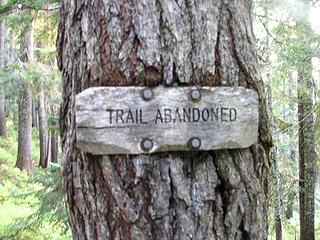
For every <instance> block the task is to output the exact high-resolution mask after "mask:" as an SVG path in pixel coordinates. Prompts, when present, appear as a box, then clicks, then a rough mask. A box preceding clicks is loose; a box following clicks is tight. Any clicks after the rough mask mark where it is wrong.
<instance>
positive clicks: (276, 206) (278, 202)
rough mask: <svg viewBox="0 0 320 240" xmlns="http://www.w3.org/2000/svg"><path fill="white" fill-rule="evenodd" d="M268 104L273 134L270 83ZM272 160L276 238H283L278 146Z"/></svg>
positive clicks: (272, 153)
mask: <svg viewBox="0 0 320 240" xmlns="http://www.w3.org/2000/svg"><path fill="white" fill-rule="evenodd" d="M268 105H269V117H270V123H271V128H272V134H273V135H275V133H276V127H275V124H274V121H273V111H272V90H271V86H270V85H268ZM271 161H272V180H273V189H274V221H275V229H276V240H281V239H282V224H281V212H280V211H281V196H280V183H279V170H278V162H277V148H276V146H273V148H272V149H271Z"/></svg>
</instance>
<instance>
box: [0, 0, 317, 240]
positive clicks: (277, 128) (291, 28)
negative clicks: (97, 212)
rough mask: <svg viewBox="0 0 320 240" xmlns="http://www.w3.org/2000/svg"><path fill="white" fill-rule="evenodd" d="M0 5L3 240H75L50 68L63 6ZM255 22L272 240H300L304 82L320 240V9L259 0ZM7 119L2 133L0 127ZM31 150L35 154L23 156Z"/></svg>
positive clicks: (55, 78)
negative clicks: (266, 124)
mask: <svg viewBox="0 0 320 240" xmlns="http://www.w3.org/2000/svg"><path fill="white" fill-rule="evenodd" d="M0 2H2V5H1V7H0V14H1V24H0V135H1V136H2V137H1V138H0V239H71V233H70V230H69V228H68V220H67V216H68V215H67V211H66V207H65V203H64V192H63V188H62V178H61V161H62V156H61V150H60V146H59V126H58V125H59V123H58V120H59V104H60V102H61V76H60V73H59V71H58V69H57V66H56V65H57V63H56V38H57V36H56V35H57V30H58V21H59V2H58V1H55V0H51V1H50V0H32V1H30V0H22V1H17V0H8V1H0ZM252 20H253V22H254V32H255V35H256V38H257V51H258V58H259V60H260V64H261V72H262V77H263V80H264V82H265V85H266V91H267V92H268V103H269V115H270V120H271V122H272V123H273V126H274V127H273V137H274V144H275V146H274V148H273V151H272V162H273V168H272V171H271V172H272V174H271V175H270V198H269V200H270V204H269V218H268V219H269V228H268V229H269V239H275V237H276V232H277V231H279V227H280V229H281V232H282V238H283V239H299V234H300V227H299V225H300V218H299V216H300V215H299V213H300V210H299V191H300V190H301V184H299V183H301V181H300V180H301V179H300V178H301V176H299V133H300V132H301V131H300V130H301V124H300V123H301V122H303V119H302V120H301V119H299V115H298V112H299V106H301V99H303V98H302V97H301V96H304V95H303V94H299V86H300V85H299V81H301V79H307V86H308V88H309V90H310V91H308V93H309V95H308V94H307V96H306V97H307V98H308V99H311V100H312V106H311V108H310V109H309V112H310V114H312V115H313V119H314V128H313V129H312V130H313V131H314V132H313V134H314V135H315V138H314V141H313V144H314V146H315V149H316V156H317V157H316V161H314V162H312V164H313V165H312V166H311V168H313V169H314V170H315V173H316V175H315V177H316V181H314V182H313V185H312V186H311V188H313V187H314V188H315V194H314V196H315V202H314V204H315V211H314V213H313V214H314V215H315V235H316V239H317V237H318V238H320V210H319V209H320V208H319V206H320V186H319V183H318V182H319V174H317V173H318V171H317V169H319V163H320V159H319V149H320V144H319V142H320V141H319V139H320V121H319V114H320V104H319V101H320V97H319V86H320V38H319V34H320V2H318V1H306V0H300V1H295V0H284V1H278V0H273V1H271V0H270V1H269V0H260V1H258V0H257V1H254V5H253V12H252ZM300 83H301V82H300ZM310 94H311V95H310ZM299 104H300V105H299ZM2 106H4V107H2ZM26 109H30V110H31V111H32V118H31V119H25V120H26V121H27V122H28V120H29V122H31V123H32V128H30V137H29V138H28V137H25V138H23V137H22V132H28V130H27V131H22V129H21V128H20V127H19V126H21V125H22V124H21V122H19V121H21V120H19V119H22V117H21V116H23V111H24V110H26ZM2 110H5V111H2ZM4 120H5V123H6V125H3V124H2V125H1V122H3V121H4ZM19 128H20V129H19ZM24 130H25V129H24ZM19 134H20V135H19ZM19 136H20V137H19ZM19 139H20V141H22V140H23V141H27V142H23V141H22V142H19ZM21 139H22V140H21ZM28 141H29V143H32V144H29V143H28ZM19 145H20V147H19ZM28 146H30V147H32V148H31V149H27V148H25V147H28ZM26 152H30V153H32V154H31V155H30V156H27V158H28V157H29V158H31V159H32V161H33V163H32V164H31V165H28V164H23V163H22V164H21V162H23V159H24V157H25V156H24V154H25V153H26ZM27 155H28V154H27ZM17 160H20V162H19V161H17ZM300 164H301V163H300ZM300 167H301V166H300ZM20 169H28V170H23V171H21V170H20ZM307 190H308V188H306V191H307ZM306 194H307V192H306ZM279 224H280V225H279ZM278 234H279V233H278Z"/></svg>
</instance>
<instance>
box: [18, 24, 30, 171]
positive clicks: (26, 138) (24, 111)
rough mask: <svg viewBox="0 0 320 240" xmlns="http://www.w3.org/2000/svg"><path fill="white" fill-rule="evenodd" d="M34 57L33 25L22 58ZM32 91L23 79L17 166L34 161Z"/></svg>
mask: <svg viewBox="0 0 320 240" xmlns="http://www.w3.org/2000/svg"><path fill="white" fill-rule="evenodd" d="M32 58H33V27H32V26H30V27H29V29H28V31H27V32H26V35H25V38H24V44H23V48H22V54H21V60H22V61H23V62H25V63H28V62H30V61H31V60H32ZM31 144H32V92H31V89H30V86H29V85H28V84H27V83H26V81H25V80H24V79H22V84H21V91H20V101H19V130H18V156H17V162H16V167H18V168H20V169H21V170H24V169H31V168H32V167H33V163H32V146H31Z"/></svg>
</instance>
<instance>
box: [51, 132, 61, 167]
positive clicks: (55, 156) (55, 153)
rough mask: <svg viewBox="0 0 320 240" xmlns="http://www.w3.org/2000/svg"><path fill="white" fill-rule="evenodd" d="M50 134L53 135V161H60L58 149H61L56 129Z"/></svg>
mask: <svg viewBox="0 0 320 240" xmlns="http://www.w3.org/2000/svg"><path fill="white" fill-rule="evenodd" d="M50 135H51V152H50V154H51V162H53V163H58V149H59V146H58V136H57V134H56V133H55V132H54V131H52V132H51V133H50Z"/></svg>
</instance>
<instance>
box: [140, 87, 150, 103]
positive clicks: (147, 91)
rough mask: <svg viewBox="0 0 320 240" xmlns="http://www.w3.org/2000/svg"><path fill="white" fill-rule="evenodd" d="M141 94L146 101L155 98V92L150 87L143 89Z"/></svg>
mask: <svg viewBox="0 0 320 240" xmlns="http://www.w3.org/2000/svg"><path fill="white" fill-rule="evenodd" d="M141 95H142V98H143V99H144V100H145V101H148V100H151V99H152V98H153V92H152V90H151V89H149V88H146V89H143V90H142V94H141Z"/></svg>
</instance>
